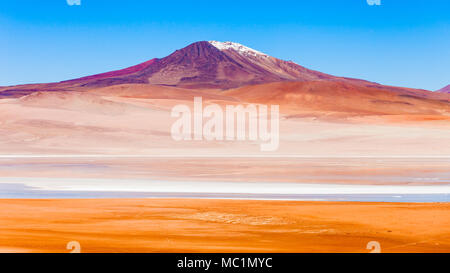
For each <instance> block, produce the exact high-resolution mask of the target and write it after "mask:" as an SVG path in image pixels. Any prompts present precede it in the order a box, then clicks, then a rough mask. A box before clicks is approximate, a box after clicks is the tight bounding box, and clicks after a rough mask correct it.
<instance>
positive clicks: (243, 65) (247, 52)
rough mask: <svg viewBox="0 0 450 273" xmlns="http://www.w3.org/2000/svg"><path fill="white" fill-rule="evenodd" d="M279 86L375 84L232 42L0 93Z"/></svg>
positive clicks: (194, 47) (203, 44)
mask: <svg viewBox="0 0 450 273" xmlns="http://www.w3.org/2000/svg"><path fill="white" fill-rule="evenodd" d="M283 81H344V82H352V83H356V84H365V85H375V83H371V82H367V81H363V80H356V79H349V78H342V77H335V76H332V75H328V74H325V73H321V72H318V71H314V70H310V69H307V68H305V67H303V66H300V65H298V64H296V63H294V62H291V61H283V60H280V59H277V58H274V57H271V56H269V55H267V54H264V53H262V52H259V51H257V50H254V49H251V48H249V47H246V46H244V45H241V44H238V43H234V42H217V41H209V42H207V41H201V42H196V43H193V44H191V45H189V46H187V47H185V48H183V49H180V50H176V51H175V52H173V53H172V54H170V55H169V56H167V57H164V58H161V59H157V58H155V59H151V60H149V61H146V62H144V63H141V64H138V65H135V66H132V67H128V68H125V69H121V70H116V71H111V72H107V73H102V74H96V75H91V76H87V77H82V78H78V79H72V80H67V81H62V82H59V83H50V84H32V85H20V86H15V87H12V88H2V89H0V92H1V93H0V94H1V95H2V96H3V97H5V96H14V97H17V96H22V95H26V94H29V93H32V92H34V91H41V90H45V91H62V90H73V89H74V88H76V89H77V90H79V89H80V88H81V89H92V88H99V87H107V86H113V85H119V84H150V85H162V86H173V87H182V88H190V89H221V90H225V89H231V88H237V87H241V86H245V85H254V84H263V83H270V82H283Z"/></svg>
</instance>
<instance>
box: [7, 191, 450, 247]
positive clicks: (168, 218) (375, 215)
mask: <svg viewBox="0 0 450 273" xmlns="http://www.w3.org/2000/svg"><path fill="white" fill-rule="evenodd" d="M0 207H1V210H0V251H1V252H69V250H67V249H66V245H67V243H68V242H70V241H78V242H79V243H80V245H81V252H369V250H367V249H366V246H367V243H368V242H370V241H378V242H379V243H380V245H381V251H382V252H450V213H449V212H450V203H434V204H406V203H351V202H287V201H241V200H194V199H91V200H0Z"/></svg>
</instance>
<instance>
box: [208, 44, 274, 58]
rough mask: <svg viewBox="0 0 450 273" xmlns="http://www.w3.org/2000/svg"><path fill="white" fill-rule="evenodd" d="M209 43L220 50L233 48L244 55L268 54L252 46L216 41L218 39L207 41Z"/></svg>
mask: <svg viewBox="0 0 450 273" xmlns="http://www.w3.org/2000/svg"><path fill="white" fill-rule="evenodd" d="M209 43H210V44H211V45H213V46H214V47H216V48H217V49H219V50H221V51H223V50H227V49H233V50H235V51H237V52H238V53H240V54H242V55H245V56H248V55H252V56H255V57H256V56H263V57H269V55H267V54H264V53H262V52H260V51H258V50H254V49H252V48H249V47H246V46H244V45H241V44H239V43H234V42H218V41H209Z"/></svg>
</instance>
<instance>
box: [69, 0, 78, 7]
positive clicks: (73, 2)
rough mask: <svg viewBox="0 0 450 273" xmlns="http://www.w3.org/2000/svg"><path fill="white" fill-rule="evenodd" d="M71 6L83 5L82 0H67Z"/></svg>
mask: <svg viewBox="0 0 450 273" xmlns="http://www.w3.org/2000/svg"><path fill="white" fill-rule="evenodd" d="M66 1H67V5H69V6H79V5H81V0H66Z"/></svg>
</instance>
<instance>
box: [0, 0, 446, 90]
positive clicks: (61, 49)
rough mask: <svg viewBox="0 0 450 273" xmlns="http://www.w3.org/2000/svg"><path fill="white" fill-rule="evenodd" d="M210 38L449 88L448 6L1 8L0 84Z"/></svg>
mask: <svg viewBox="0 0 450 273" xmlns="http://www.w3.org/2000/svg"><path fill="white" fill-rule="evenodd" d="M202 40H219V41H234V42H239V43H242V44H244V45H247V46H249V47H252V48H254V49H257V50H259V51H263V52H265V53H267V54H269V55H272V56H274V57H278V58H280V59H285V60H292V61H295V62H296V63H298V64H300V65H303V66H306V67H308V68H311V69H316V70H319V71H322V72H325V73H330V74H334V75H338V76H347V77H355V78H362V79H367V80H371V81H376V82H379V83H383V84H389V85H397V86H406V87H415V88H423V89H429V90H436V89H439V88H441V87H443V86H445V85H447V84H450V69H449V67H450V1H448V0H381V5H380V6H369V5H368V4H367V2H366V0H334V1H332V0H309V1H303V0H295V1H283V0H278V1H243V0H241V1H232V0H229V1H203V0H197V1H144V0H141V1H138V0H127V1H125V0H122V1H119V0H109V1H107V0H81V5H80V6H69V5H68V4H67V3H66V0H46V1H36V0H14V1H2V3H1V4H0V85H13V84H21V83H36V82H53V81H61V80H67V79H71V78H76V77H80V76H86V75H91V74H95V73H101V72H106V71H110V70H115V69H120V68H124V67H128V66H131V65H135V64H137V63H140V62H143V61H146V60H148V59H151V58H154V57H164V56H166V55H168V54H170V53H171V52H173V51H174V50H176V49H179V48H182V47H184V46H187V45H188V44H190V43H192V42H195V41H202Z"/></svg>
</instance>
